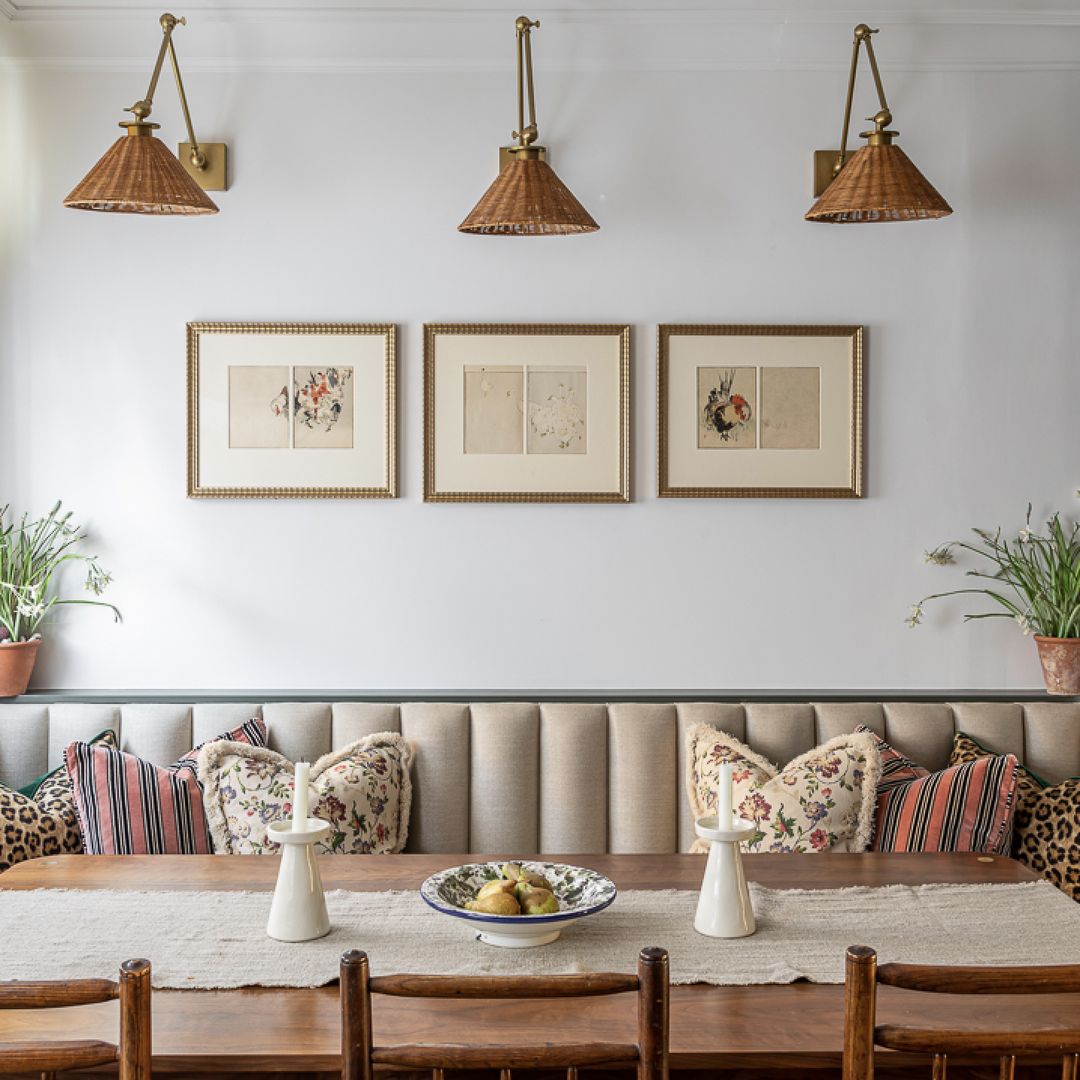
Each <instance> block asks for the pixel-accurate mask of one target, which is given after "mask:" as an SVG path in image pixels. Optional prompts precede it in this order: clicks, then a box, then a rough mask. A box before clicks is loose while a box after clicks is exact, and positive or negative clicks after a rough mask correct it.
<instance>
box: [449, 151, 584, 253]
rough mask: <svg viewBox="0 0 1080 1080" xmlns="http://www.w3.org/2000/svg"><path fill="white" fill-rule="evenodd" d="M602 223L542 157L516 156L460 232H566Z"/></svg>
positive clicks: (529, 233) (489, 233) (556, 233)
mask: <svg viewBox="0 0 1080 1080" xmlns="http://www.w3.org/2000/svg"><path fill="white" fill-rule="evenodd" d="M599 228H600V226H599V225H597V224H596V222H595V221H593V219H592V218H591V217H590V216H589V212H588V211H587V210H586V209H585V207H584V206H582V205H581V203H579V202H578V201H577V199H575V198H574V196H573V195H571V194H570V191H569V189H568V188H567V187H566V186H565V185H564V184H563V182H562V181H561V180H560V179H559V178H558V177H557V176H556V175H555V170H554V169H552V167H551V166H550V165H549V164H548V163H547V162H546V161H540V160H539V159H525V160H522V159H520V158H515V159H514V160H513V161H510V162H508V163H507V165H506V167H505V168H504V169H503V170H502V172H501V173H499V175H498V177H497V178H496V180H495V183H494V184H492V185H491V187H489V188H488V189H487V192H486V193H485V194H484V197H483V198H482V199H481V200H480V201H479V202H478V203H477V204H476V206H475V207H474V208H473V212H472V213H471V214H470V215H469V216H468V217H467V218H466V219H465V220H464V221H463V222H462V223H461V224H460V225H459V226H458V231H459V232H464V233H484V234H487V235H494V236H543V235H552V236H560V235H562V236H565V235H568V234H570V233H588V232H596V230H597V229H599Z"/></svg>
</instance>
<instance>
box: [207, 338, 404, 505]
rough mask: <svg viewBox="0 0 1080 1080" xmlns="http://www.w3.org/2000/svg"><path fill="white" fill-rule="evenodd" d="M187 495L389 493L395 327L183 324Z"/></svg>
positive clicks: (392, 490) (392, 486) (392, 484)
mask: <svg viewBox="0 0 1080 1080" xmlns="http://www.w3.org/2000/svg"><path fill="white" fill-rule="evenodd" d="M187 353H188V385H187V389H188V485H187V493H188V498H190V499H260V498H261V499H385V498H391V499H392V498H395V497H396V496H397V431H396V417H397V386H396V383H397V345H396V328H395V327H394V326H392V325H388V324H372V323H188V324H187Z"/></svg>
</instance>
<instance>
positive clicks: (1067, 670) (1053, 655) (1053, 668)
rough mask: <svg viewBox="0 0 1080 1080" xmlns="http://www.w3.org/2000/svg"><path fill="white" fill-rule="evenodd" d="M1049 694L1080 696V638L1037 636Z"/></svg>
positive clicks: (1036, 641)
mask: <svg viewBox="0 0 1080 1080" xmlns="http://www.w3.org/2000/svg"><path fill="white" fill-rule="evenodd" d="M1035 644H1036V645H1037V646H1038V647H1039V659H1040V660H1041V661H1042V668H1043V678H1044V679H1045V680H1046V692H1047V693H1048V694H1066V695H1070V696H1074V697H1075V696H1077V695H1080V638H1059V637H1039V636H1038V634H1036V635H1035Z"/></svg>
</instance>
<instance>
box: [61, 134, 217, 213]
mask: <svg viewBox="0 0 1080 1080" xmlns="http://www.w3.org/2000/svg"><path fill="white" fill-rule="evenodd" d="M64 205H65V206H69V207H72V208H73V209H75V210H111V211H114V212H116V213H121V214H216V213H217V212H218V208H217V206H215V205H214V202H213V201H212V200H211V198H210V196H209V195H207V194H206V192H205V191H203V189H202V188H201V187H199V185H198V184H196V183H195V181H194V180H192V179H191V177H190V176H188V174H187V172H186V171H185V170H184V167H183V165H181V164H180V162H179V161H177V160H176V158H175V157H173V155H172V153H170V151H169V149H168V147H166V146H165V144H164V143H162V142H161V140H160V139H155V138H154V136H153V135H150V134H145V135H122V136H121V137H120V138H119V139H117V140H116V142H115V143H113V145H112V146H111V147H110V148H109V150H108V151H107V152H106V153H105V156H104V157H103V158H102V159H101V160H100V161H99V162H98V163H97V164H96V165H95V166H94V167H93V168H92V169H91V170H90V172H89V173H87V175H86V178H85V179H84V180H83V181H82V183H81V184H79V185H78V186H77V187H76V188H75V190H74V191H73V192H72V193H71V194H70V195H69V196H68V197H67V198H66V199H65V200H64Z"/></svg>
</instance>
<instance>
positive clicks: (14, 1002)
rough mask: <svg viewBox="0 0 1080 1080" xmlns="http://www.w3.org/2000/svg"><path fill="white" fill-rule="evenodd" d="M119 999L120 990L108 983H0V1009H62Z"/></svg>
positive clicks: (83, 981)
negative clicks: (69, 1006)
mask: <svg viewBox="0 0 1080 1080" xmlns="http://www.w3.org/2000/svg"><path fill="white" fill-rule="evenodd" d="M119 996H120V987H119V985H118V984H117V983H115V982H113V981H112V980H111V979H78V980H75V981H73V982H61V981H55V982H9V983H0V1009H63V1008H65V1007H67V1006H68V1005H96V1004H98V1003H99V1002H101V1001H112V1000H113V999H114V998H117V997H119Z"/></svg>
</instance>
